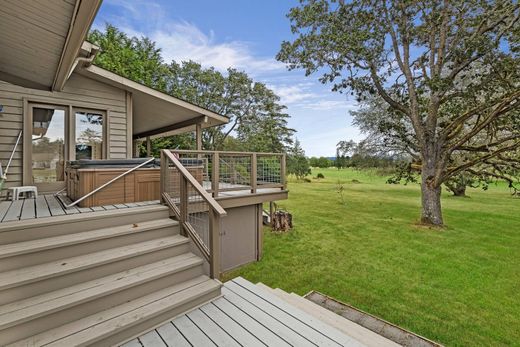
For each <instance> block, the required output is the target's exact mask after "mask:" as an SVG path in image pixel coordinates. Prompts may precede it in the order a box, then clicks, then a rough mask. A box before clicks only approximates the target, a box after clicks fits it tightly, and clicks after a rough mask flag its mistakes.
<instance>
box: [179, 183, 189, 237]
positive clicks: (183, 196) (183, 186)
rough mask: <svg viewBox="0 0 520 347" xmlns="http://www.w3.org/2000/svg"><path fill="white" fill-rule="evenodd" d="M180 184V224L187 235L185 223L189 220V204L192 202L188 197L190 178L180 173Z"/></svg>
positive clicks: (183, 233)
mask: <svg viewBox="0 0 520 347" xmlns="http://www.w3.org/2000/svg"><path fill="white" fill-rule="evenodd" d="M179 178H180V179H179V184H180V187H179V191H180V195H179V197H180V204H179V205H180V206H179V207H180V208H179V209H180V216H179V219H180V221H179V222H180V225H181V234H182V235H184V236H186V235H187V232H186V230H185V226H184V224H185V223H186V222H187V220H188V204H189V203H190V202H189V197H188V180H187V179H186V177H184V175H181V174H180V173H179Z"/></svg>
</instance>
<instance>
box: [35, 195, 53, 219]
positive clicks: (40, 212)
mask: <svg viewBox="0 0 520 347" xmlns="http://www.w3.org/2000/svg"><path fill="white" fill-rule="evenodd" d="M35 200H36V217H37V218H41V217H50V216H51V211H50V210H49V205H48V204H47V201H46V200H45V196H44V195H38V197H37V198H36V199H35Z"/></svg>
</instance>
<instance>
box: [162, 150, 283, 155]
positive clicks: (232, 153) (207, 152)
mask: <svg viewBox="0 0 520 347" xmlns="http://www.w3.org/2000/svg"><path fill="white" fill-rule="evenodd" d="M171 151H173V152H176V153H186V154H213V153H218V154H229V155H253V154H256V155H272V156H283V155H284V153H271V152H237V151H208V150H196V149H172V150H171Z"/></svg>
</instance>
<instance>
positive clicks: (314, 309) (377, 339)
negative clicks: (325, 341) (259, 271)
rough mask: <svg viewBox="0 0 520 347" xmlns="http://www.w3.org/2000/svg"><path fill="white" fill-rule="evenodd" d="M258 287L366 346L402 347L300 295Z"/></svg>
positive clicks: (259, 285)
mask: <svg viewBox="0 0 520 347" xmlns="http://www.w3.org/2000/svg"><path fill="white" fill-rule="evenodd" d="M257 286H258V287H260V288H261V289H263V290H265V291H267V292H269V293H271V294H273V295H275V296H277V297H278V298H280V299H282V300H283V301H285V302H286V303H288V304H289V305H292V306H293V307H295V308H297V309H299V310H301V311H303V312H305V313H307V314H309V315H311V316H313V317H314V318H316V319H319V320H320V321H321V322H323V323H325V324H327V325H329V326H331V327H333V328H336V329H337V330H339V331H341V332H342V333H344V334H346V335H348V336H350V337H352V338H354V339H356V340H357V341H359V342H361V343H362V344H363V345H365V346H373V347H378V346H388V347H397V346H401V345H399V344H397V343H395V342H393V341H391V340H389V339H387V338H385V337H383V336H381V335H379V334H376V333H374V332H373V331H371V330H369V329H367V328H365V327H363V326H361V325H359V324H357V323H354V322H352V321H350V320H348V319H346V318H344V317H342V316H340V315H337V314H335V313H334V312H332V311H329V310H327V309H326V308H323V307H321V306H320V305H317V304H315V303H313V302H312V301H310V300H307V299H305V298H303V297H301V296H300V295H298V294H295V293H287V292H285V291H283V290H282V289H280V288H271V287H268V286H266V285H264V284H263V283H257Z"/></svg>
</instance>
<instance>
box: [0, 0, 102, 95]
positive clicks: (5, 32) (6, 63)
mask: <svg viewBox="0 0 520 347" xmlns="http://www.w3.org/2000/svg"><path fill="white" fill-rule="evenodd" d="M100 5H101V0H89V1H82V0H75V1H74V0H72V1H33V0H18V1H16V2H2V6H1V7H0V51H1V52H2V54H0V80H3V81H6V82H9V83H13V84H16V85H20V86H23V87H27V88H33V89H42V90H56V91H60V90H62V89H63V86H64V85H65V83H66V81H67V78H68V76H69V74H70V71H71V69H72V68H73V66H74V63H75V60H76V57H77V55H78V53H79V50H80V48H81V45H82V43H83V41H84V39H85V36H86V35H87V32H88V30H89V28H90V26H91V24H92V22H93V20H94V17H95V15H96V13H97V11H98V9H99V6H100Z"/></svg>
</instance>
